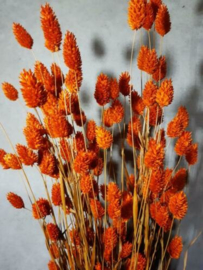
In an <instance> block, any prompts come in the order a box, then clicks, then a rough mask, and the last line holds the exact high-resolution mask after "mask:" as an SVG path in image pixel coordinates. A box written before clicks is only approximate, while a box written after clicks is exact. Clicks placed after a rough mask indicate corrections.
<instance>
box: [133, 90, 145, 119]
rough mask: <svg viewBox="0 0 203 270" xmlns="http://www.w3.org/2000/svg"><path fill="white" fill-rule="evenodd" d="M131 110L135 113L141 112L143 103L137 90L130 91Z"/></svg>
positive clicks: (143, 106)
mask: <svg viewBox="0 0 203 270" xmlns="http://www.w3.org/2000/svg"><path fill="white" fill-rule="evenodd" d="M131 104H132V110H133V112H134V113H136V114H143V112H144V109H145V105H144V102H143V100H142V98H141V97H140V96H139V95H138V93H137V91H132V92H131Z"/></svg>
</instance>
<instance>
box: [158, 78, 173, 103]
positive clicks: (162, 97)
mask: <svg viewBox="0 0 203 270" xmlns="http://www.w3.org/2000/svg"><path fill="white" fill-rule="evenodd" d="M156 101H157V103H158V104H159V105H160V107H165V106H168V105H170V104H171V102H172V101H173V85H172V81H171V79H170V80H168V79H166V80H164V81H163V82H162V83H161V86H160V88H159V89H158V91H157V93H156Z"/></svg>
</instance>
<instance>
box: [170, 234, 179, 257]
mask: <svg viewBox="0 0 203 270" xmlns="http://www.w3.org/2000/svg"><path fill="white" fill-rule="evenodd" d="M182 249H183V243H182V238H181V237H180V236H177V235H176V236H175V237H174V238H173V239H172V240H171V242H170V244H169V246H168V248H167V251H168V253H169V255H170V256H171V258H173V259H179V258H180V254H181V252H182Z"/></svg>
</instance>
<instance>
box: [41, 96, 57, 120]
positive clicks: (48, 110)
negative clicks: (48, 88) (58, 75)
mask: <svg viewBox="0 0 203 270" xmlns="http://www.w3.org/2000/svg"><path fill="white" fill-rule="evenodd" d="M41 109H42V112H43V114H44V115H46V116H52V115H55V114H60V113H61V112H60V111H59V108H58V99H57V98H56V96H55V95H54V94H52V93H51V92H47V99H46V102H45V103H44V104H43V105H42V106H41Z"/></svg>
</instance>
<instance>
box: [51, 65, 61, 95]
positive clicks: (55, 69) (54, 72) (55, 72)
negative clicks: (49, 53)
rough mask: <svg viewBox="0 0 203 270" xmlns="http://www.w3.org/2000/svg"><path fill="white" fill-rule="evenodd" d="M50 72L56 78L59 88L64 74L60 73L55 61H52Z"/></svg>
mask: <svg viewBox="0 0 203 270" xmlns="http://www.w3.org/2000/svg"><path fill="white" fill-rule="evenodd" d="M51 73H52V75H53V76H54V80H56V84H57V87H58V90H59V89H60V88H61V86H62V85H63V83H64V75H63V73H62V70H61V68H60V67H59V66H58V65H57V64H56V63H52V65H51Z"/></svg>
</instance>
